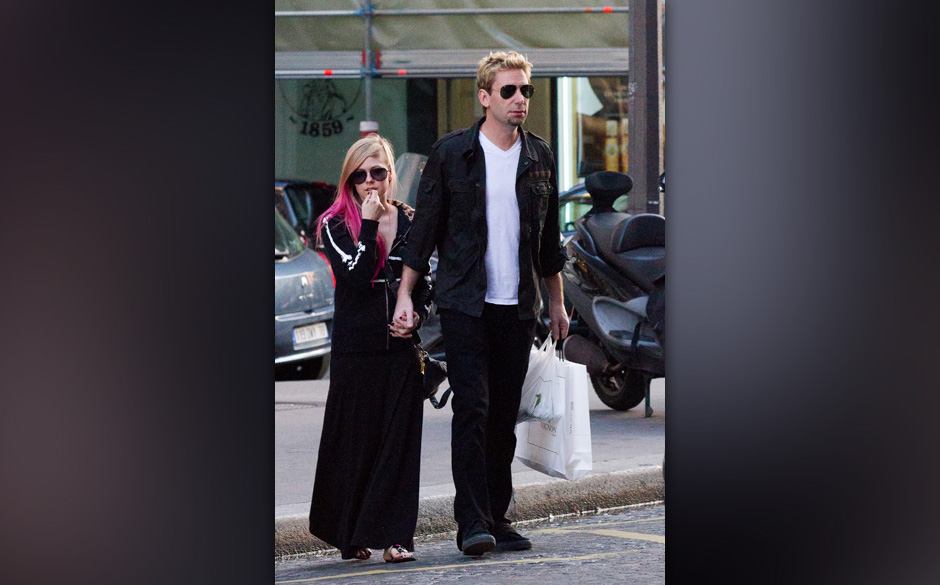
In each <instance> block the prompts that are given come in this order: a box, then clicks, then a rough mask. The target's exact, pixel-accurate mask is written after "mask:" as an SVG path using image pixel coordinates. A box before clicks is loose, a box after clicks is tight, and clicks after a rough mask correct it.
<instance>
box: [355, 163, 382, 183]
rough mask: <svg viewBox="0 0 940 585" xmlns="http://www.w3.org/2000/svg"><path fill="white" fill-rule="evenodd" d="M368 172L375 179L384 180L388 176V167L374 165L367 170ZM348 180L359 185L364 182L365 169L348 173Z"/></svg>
mask: <svg viewBox="0 0 940 585" xmlns="http://www.w3.org/2000/svg"><path fill="white" fill-rule="evenodd" d="M369 174H370V175H372V179H373V180H375V181H384V180H385V179H387V178H388V169H386V168H384V167H375V168H374V169H372V170H370V171H369ZM349 180H350V181H352V182H353V184H354V185H361V184H363V183H365V182H366V170H365V169H359V170H358V171H354V172H353V173H352V174H351V175H349Z"/></svg>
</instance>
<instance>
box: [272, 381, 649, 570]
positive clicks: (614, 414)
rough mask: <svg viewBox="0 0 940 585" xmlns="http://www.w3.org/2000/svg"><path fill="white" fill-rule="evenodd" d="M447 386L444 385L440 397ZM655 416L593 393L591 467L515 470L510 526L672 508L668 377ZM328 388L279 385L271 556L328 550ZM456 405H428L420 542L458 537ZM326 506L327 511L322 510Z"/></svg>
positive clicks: (299, 383)
mask: <svg viewBox="0 0 940 585" xmlns="http://www.w3.org/2000/svg"><path fill="white" fill-rule="evenodd" d="M446 387H447V383H446V382H445V383H444V384H443V385H442V387H441V389H440V390H439V395H440V392H443V390H444V389H445V388H446ZM651 388H652V389H651V406H652V408H653V414H652V416H651V417H649V418H646V417H644V405H643V403H641V404H640V405H639V406H637V407H636V408H633V409H631V410H629V411H626V412H618V411H615V410H612V409H610V408H608V407H607V406H605V405H604V404H603V403H602V402H601V401H600V399H599V398H597V396H596V395H595V394H594V392H593V390H591V391H589V395H590V399H589V406H590V419H591V448H592V458H593V469H592V471H591V472H590V473H588V474H587V475H586V476H585V477H582V478H581V479H578V480H574V481H568V480H564V479H558V478H554V477H550V476H547V475H544V474H542V473H539V472H537V471H534V470H532V469H529V468H528V467H526V466H525V465H524V464H522V463H521V462H520V461H519V460H518V459H517V460H515V461H514V462H513V467H512V471H513V486H514V489H515V496H514V502H513V504H512V506H511V509H510V517H511V519H513V520H518V521H523V520H525V521H529V520H536V519H542V518H554V517H560V516H565V515H572V514H573V515H580V514H591V513H595V512H598V511H601V510H605V509H609V508H614V507H618V506H627V505H633V504H643V503H658V502H663V501H665V485H664V480H663V475H662V463H663V458H664V453H665V414H666V411H665V409H666V400H665V379H662V378H660V379H657V380H653V383H652V387H651ZM328 389H329V380H328V379H325V380H305V381H289V382H276V383H275V385H274V402H275V416H274V421H275V447H274V448H275V469H274V556H275V558H284V557H285V556H286V555H293V554H303V553H308V552H316V551H324V550H329V549H331V548H332V547H330V546H329V545H327V544H326V543H324V542H322V541H320V540H319V539H317V538H315V537H313V536H312V535H311V534H310V533H309V532H308V530H307V515H308V513H309V510H310V495H311V492H312V488H313V478H314V475H315V472H316V459H317V445H318V443H319V437H320V429H321V428H322V419H323V405H324V403H325V402H326V396H327V391H328ZM450 417H451V408H450V403H448V405H447V406H446V407H444V408H443V409H441V410H436V409H434V408H433V407H432V406H431V405H430V403H429V402H427V401H426V402H425V418H424V432H423V437H422V448H421V484H420V486H421V487H420V492H419V497H420V503H419V509H418V525H417V530H416V534H415V536H416V537H419V536H426V535H432V534H447V533H453V532H454V531H455V530H456V524H455V523H454V520H453V498H454V485H453V481H452V478H451V473H450ZM325 505H326V504H325Z"/></svg>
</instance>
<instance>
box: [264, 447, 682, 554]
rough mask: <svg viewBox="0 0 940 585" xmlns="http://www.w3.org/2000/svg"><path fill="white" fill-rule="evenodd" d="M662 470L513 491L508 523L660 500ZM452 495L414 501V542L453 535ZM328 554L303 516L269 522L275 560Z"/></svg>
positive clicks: (662, 494)
mask: <svg viewBox="0 0 940 585" xmlns="http://www.w3.org/2000/svg"><path fill="white" fill-rule="evenodd" d="M665 494H666V490H665V482H664V480H663V468H662V467H661V466H656V467H649V468H643V469H631V470H626V471H615V472H611V473H602V474H597V475H589V476H587V477H583V478H581V479H579V480H576V481H564V480H562V481H548V482H544V483H532V484H526V485H520V486H517V487H516V488H515V495H514V498H513V502H512V503H511V504H510V508H509V514H508V516H509V519H510V520H513V521H514V522H516V521H525V520H538V519H541V518H548V517H549V516H562V515H565V514H585V513H593V512H597V511H599V510H602V509H606V508H615V507H618V506H629V505H634V504H643V503H646V502H654V501H659V500H665ZM453 514H454V496H435V497H430V498H423V499H421V500H420V501H419V502H418V524H417V526H416V527H415V538H418V537H420V536H427V535H431V534H442V533H447V532H452V531H456V530H457V524H456V523H455V522H454V516H453ZM331 549H333V547H332V546H330V545H328V544H326V543H325V542H323V541H322V540H320V539H319V538H316V537H315V536H313V535H312V534H310V532H309V531H308V524H307V515H306V514H304V515H296V516H283V517H281V518H275V519H274V558H275V560H277V559H278V558H280V557H284V556H287V555H297V554H306V553H312V552H319V551H327V550H331Z"/></svg>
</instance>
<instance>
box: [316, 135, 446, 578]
mask: <svg viewBox="0 0 940 585" xmlns="http://www.w3.org/2000/svg"><path fill="white" fill-rule="evenodd" d="M394 160H395V158H394V155H393V153H392V147H391V144H389V142H388V141H387V140H385V139H384V138H382V137H380V136H378V135H377V134H371V135H369V136H366V137H365V138H362V139H360V140H358V141H356V143H355V144H353V145H352V146H351V147H350V148H349V151H348V152H347V153H346V159H345V160H344V161H343V169H342V172H341V174H340V181H339V188H338V189H337V194H336V200H335V201H334V203H333V205H331V206H330V208H329V209H327V210H326V211H325V212H324V213H323V215H322V216H320V218H319V219H318V220H317V222H318V223H317V225H318V226H320V228H319V229H318V231H317V242H318V244H320V245H322V246H323V247H324V248H325V250H326V255H327V257H328V258H329V261H330V264H331V265H332V267H333V274H334V276H335V277H336V295H335V313H334V316H333V334H332V357H331V362H330V391H329V395H328V396H327V400H326V410H325V412H324V419H323V434H322V435H321V438H320V450H319V456H318V457H319V458H318V459H317V472H316V478H315V480H314V485H313V499H312V502H311V506H310V532H311V533H312V534H313V535H315V536H317V537H319V538H320V539H322V540H323V541H325V542H327V543H329V544H331V545H332V546H335V547H336V548H338V549H339V550H340V552H341V553H342V557H343V558H344V559H351V558H356V559H362V560H365V559H368V558H369V557H370V556H371V555H372V553H371V551H370V550H369V549H373V548H374V549H384V554H383V557H384V559H385V561H386V562H390V563H400V562H405V561H413V560H415V557H414V554H413V551H414V531H415V525H416V523H417V518H418V471H419V465H420V462H421V422H422V420H421V417H422V412H423V403H424V396H423V394H422V391H421V373H420V361H419V358H418V354H417V351H416V349H415V343H416V342H417V341H418V338H417V335H416V334H413V330H414V329H416V328H417V325H418V323H419V322H423V321H424V319H425V318H426V317H427V315H428V310H429V308H430V306H429V305H430V284H429V283H430V279H428V278H427V277H425V279H423V280H419V284H420V285H421V286H420V287H415V292H414V294H413V295H412V299H413V301H414V306H415V308H416V312H415V313H414V316H415V317H416V321H415V327H413V328H412V329H407V328H406V327H405V326H403V325H401V324H391V325H390V323H392V311H393V310H394V308H395V301H396V293H397V290H398V286H397V285H398V281H399V280H400V279H401V270H402V261H401V256H400V254H399V253H398V250H399V248H400V246H402V245H403V244H404V242H405V241H406V240H407V237H408V230H409V228H410V227H411V218H412V217H413V215H414V210H413V209H411V208H410V207H408V206H407V205H405V204H404V203H401V202H398V201H395V200H394V199H393V198H394V195H395V187H396V185H397V177H396V175H395V167H394Z"/></svg>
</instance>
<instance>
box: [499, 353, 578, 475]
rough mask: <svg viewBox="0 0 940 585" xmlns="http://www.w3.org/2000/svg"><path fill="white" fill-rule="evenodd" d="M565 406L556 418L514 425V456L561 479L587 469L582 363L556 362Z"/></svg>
mask: <svg viewBox="0 0 940 585" xmlns="http://www.w3.org/2000/svg"><path fill="white" fill-rule="evenodd" d="M560 364H561V368H560V370H559V371H562V372H563V373H564V375H563V376H561V377H559V379H560V380H561V383H562V386H563V387H564V396H565V403H564V404H565V407H564V412H563V413H562V416H561V417H559V418H558V419H557V420H554V421H551V422H546V421H543V420H537V421H526V422H521V423H519V424H517V425H516V457H518V458H519V461H522V463H524V464H525V465H526V466H528V467H531V468H532V469H534V470H536V471H539V472H541V473H544V474H546V475H550V476H552V477H561V478H564V479H578V478H580V477H583V476H584V475H586V474H587V473H588V472H589V471H591V469H592V466H593V459H592V456H591V418H590V412H589V408H588V380H589V378H588V373H587V368H585V367H584V366H583V365H582V364H575V363H573V362H566V361H562V362H560Z"/></svg>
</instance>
